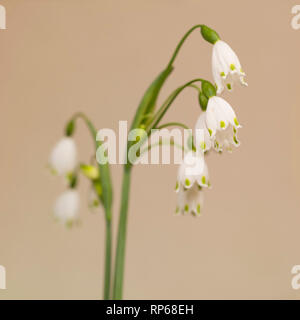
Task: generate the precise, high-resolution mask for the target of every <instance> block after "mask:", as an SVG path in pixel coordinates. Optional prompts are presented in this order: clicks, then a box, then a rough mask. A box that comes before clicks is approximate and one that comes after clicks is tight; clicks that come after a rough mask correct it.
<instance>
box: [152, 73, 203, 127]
mask: <svg viewBox="0 0 300 320" xmlns="http://www.w3.org/2000/svg"><path fill="white" fill-rule="evenodd" d="M199 81H201V82H202V81H205V80H204V79H202V78H198V79H194V80H191V81H189V82H187V83H186V84H184V85H183V86H181V87H179V88H177V89H176V90H175V91H173V92H172V93H171V95H170V96H169V97H168V98H167V100H166V101H165V102H164V103H163V104H162V106H161V107H160V109H159V110H158V111H157V113H156V114H155V116H154V117H153V120H152V122H151V124H150V125H149V129H148V132H147V133H149V132H150V131H151V129H154V128H156V127H157V126H158V124H159V122H160V120H161V119H162V117H163V116H164V115H165V113H166V112H167V111H168V109H169V107H170V106H171V104H172V103H173V101H174V100H175V99H176V97H177V96H178V95H179V94H180V92H181V91H182V90H184V89H185V88H187V87H191V85H192V84H193V83H194V82H199Z"/></svg>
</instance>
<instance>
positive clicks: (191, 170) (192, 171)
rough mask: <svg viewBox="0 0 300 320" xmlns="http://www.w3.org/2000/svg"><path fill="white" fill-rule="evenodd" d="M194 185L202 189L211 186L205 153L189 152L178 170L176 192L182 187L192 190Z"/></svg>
mask: <svg viewBox="0 0 300 320" xmlns="http://www.w3.org/2000/svg"><path fill="white" fill-rule="evenodd" d="M194 184H195V185H198V186H201V187H208V186H209V176H208V169H207V165H206V163H205V161H204V155H203V153H201V152H197V153H196V152H194V151H189V152H188V153H187V154H186V155H185V157H184V159H183V162H182V164H181V165H180V167H179V170H178V177H177V182H176V191H177V192H179V190H180V188H181V187H183V188H185V189H190V188H192V186H193V185H194Z"/></svg>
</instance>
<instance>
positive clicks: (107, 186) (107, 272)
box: [73, 112, 112, 300]
mask: <svg viewBox="0 0 300 320" xmlns="http://www.w3.org/2000/svg"><path fill="white" fill-rule="evenodd" d="M77 118H81V119H82V120H84V122H85V124H86V125H87V127H88V129H89V131H90V133H91V135H92V137H93V140H94V142H95V148H96V151H97V148H98V147H99V145H101V143H100V142H99V141H97V140H96V136H97V130H96V128H95V126H94V125H93V123H92V122H91V121H90V119H89V118H88V117H87V116H86V115H85V114H84V113H83V112H78V113H76V114H75V115H74V116H73V119H74V120H75V119H77ZM98 166H99V170H100V182H101V185H102V188H103V195H102V196H101V197H99V199H100V201H101V202H102V204H103V207H104V210H105V222H106V230H105V233H106V235H105V238H106V241H105V268H104V300H108V299H110V284H111V251H112V230H111V229H112V228H111V220H112V214H111V203H112V186H111V179H110V171H109V165H108V163H107V164H104V165H100V164H98Z"/></svg>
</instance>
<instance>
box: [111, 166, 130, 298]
mask: <svg viewBox="0 0 300 320" xmlns="http://www.w3.org/2000/svg"><path fill="white" fill-rule="evenodd" d="M130 174H131V169H130V167H126V166H125V169H124V175H123V185H122V199H121V209H120V220H119V232H118V242H117V243H118V244H117V251H116V261H115V282H114V290H113V299H115V300H121V299H122V295H123V278H124V264H125V243H126V229H127V212H128V201H129V188H130Z"/></svg>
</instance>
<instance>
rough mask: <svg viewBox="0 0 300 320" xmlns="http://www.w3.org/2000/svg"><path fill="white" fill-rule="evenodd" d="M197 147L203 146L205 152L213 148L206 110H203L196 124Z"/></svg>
mask: <svg viewBox="0 0 300 320" xmlns="http://www.w3.org/2000/svg"><path fill="white" fill-rule="evenodd" d="M195 138H196V139H195V144H196V149H198V148H201V149H202V150H203V151H204V152H205V151H208V150H209V149H210V148H211V138H210V135H209V132H208V129H207V126H206V112H202V113H201V115H200V117H199V118H198V120H197V122H196V125H195Z"/></svg>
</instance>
